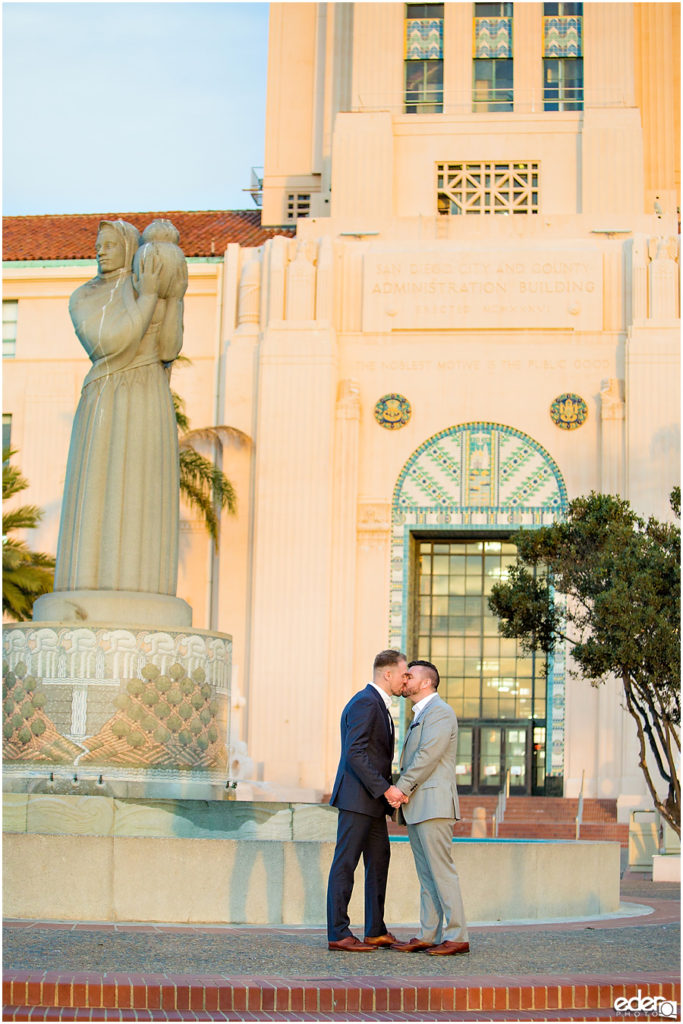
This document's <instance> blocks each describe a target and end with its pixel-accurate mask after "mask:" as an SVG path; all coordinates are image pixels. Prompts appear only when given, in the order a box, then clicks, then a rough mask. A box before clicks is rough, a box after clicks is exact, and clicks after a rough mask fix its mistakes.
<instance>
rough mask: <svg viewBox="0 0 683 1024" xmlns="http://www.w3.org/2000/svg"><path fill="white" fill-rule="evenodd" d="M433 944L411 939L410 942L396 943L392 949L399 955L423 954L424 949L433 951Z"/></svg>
mask: <svg viewBox="0 0 683 1024" xmlns="http://www.w3.org/2000/svg"><path fill="white" fill-rule="evenodd" d="M433 946H434V943H433V942H423V941H422V939H409V940H408V942H394V944H393V945H392V947H391V948H392V949H395V950H397V952H399V953H421V952H422V950H423V949H432V947H433Z"/></svg>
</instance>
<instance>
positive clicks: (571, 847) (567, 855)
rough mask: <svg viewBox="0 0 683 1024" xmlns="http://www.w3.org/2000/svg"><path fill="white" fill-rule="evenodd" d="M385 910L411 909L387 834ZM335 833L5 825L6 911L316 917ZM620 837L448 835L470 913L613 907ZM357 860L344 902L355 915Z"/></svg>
mask: <svg viewBox="0 0 683 1024" xmlns="http://www.w3.org/2000/svg"><path fill="white" fill-rule="evenodd" d="M391 845H392V851H391V864H390V868H389V884H388V889H387V901H386V919H387V923H388V924H389V926H394V925H395V926H397V927H398V926H401V925H408V924H412V923H413V922H416V921H417V920H418V918H419V885H418V881H417V876H416V873H415V868H414V864H413V858H412V854H411V852H410V846H409V844H408V843H407V842H393V843H392V844H391ZM333 851H334V843H333V842H316V841H303V842H296V841H281V840H270V841H269V840H229V839H228V840H221V841H216V840H215V839H177V838H163V839H160V838H149V837H143V836H135V837H131V836H82V835H81V836H74V835H35V834H33V835H31V834H27V833H23V834H20V833H16V834H5V836H4V840H3V879H4V908H3V909H4V914H5V916H6V917H7V918H23V919H39V920H70V921H71V920H80V921H150V922H180V923H221V924H253V925H265V924H269V925H308V926H313V927H317V926H322V925H323V924H324V922H325V894H326V888H327V877H328V874H329V870H330V864H331V861H332V854H333ZM619 852H620V851H619V845H618V843H587V842H586V843H584V842H578V843H576V842H571V843H570V842H566V843H562V842H555V843H545V842H525V841H522V842H514V843H507V842H505V841H501V842H495V841H490V840H489V841H482V842H477V841H467V842H458V841H455V842H454V843H453V859H454V861H455V864H456V866H457V869H458V872H459V875H460V882H461V886H462V892H463V900H464V904H465V911H466V915H467V918H468V920H469V921H487V922H497V921H526V922H529V921H542V920H544V921H547V920H548V919H553V918H563V919H570V920H577V919H585V918H586V917H595V916H599V915H602V914H610V913H615V912H616V911H618V909H619ZM362 882H363V866H362V864H361V865H359V868H358V871H357V874H356V885H355V889H354V894H353V898H352V901H351V906H350V916H351V920H352V921H353V922H359V923H361V924H362V920H363V884H362Z"/></svg>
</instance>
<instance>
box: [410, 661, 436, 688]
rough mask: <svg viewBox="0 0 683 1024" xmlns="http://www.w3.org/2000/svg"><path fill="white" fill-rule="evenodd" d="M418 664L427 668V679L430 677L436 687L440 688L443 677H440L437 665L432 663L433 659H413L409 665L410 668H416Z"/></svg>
mask: <svg viewBox="0 0 683 1024" xmlns="http://www.w3.org/2000/svg"><path fill="white" fill-rule="evenodd" d="M416 665H419V666H420V668H423V669H425V675H426V676H427V679H429V681H430V683H431V684H432V686H433V687H434V689H435V690H438V689H439V683H440V682H441V679H440V678H439V670H438V668H437V667H436V665H432V663H431V661H411V663H410V664H409V665H408V668H415V666H416Z"/></svg>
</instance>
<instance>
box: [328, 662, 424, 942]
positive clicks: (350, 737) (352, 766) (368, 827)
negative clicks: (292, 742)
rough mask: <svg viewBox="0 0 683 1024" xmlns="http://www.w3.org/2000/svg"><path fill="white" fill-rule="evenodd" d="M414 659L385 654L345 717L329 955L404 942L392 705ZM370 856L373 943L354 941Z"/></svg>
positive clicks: (368, 935)
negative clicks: (396, 899)
mask: <svg viewBox="0 0 683 1024" xmlns="http://www.w3.org/2000/svg"><path fill="white" fill-rule="evenodd" d="M406 670H407V664H406V656H405V654H401V652H400V651H382V652H381V653H380V654H378V655H377V657H376V658H375V662H374V665H373V680H372V682H371V683H368V685H367V686H366V687H365V689H364V690H361V691H360V693H357V694H356V695H355V697H352V698H351V700H350V701H349V703H348V704H347V705H346V707H345V708H344V710H343V711H342V716H341V758H340V760H339V768H338V769H337V777H336V779H335V782H334V789H333V790H332V798H331V799H330V803H331V804H332V806H333V807H336V808H338V810H339V820H338V825H337V845H336V847H335V851H334V858H333V860H332V867H331V869H330V877H329V881H328V885H327V938H328V947H329V949H335V950H341V951H343V952H347V953H368V952H371V951H372V950H374V949H378V948H379V947H380V946H390V945H391V944H392V943H393V942H396V939H395V938H394V936H393V935H391V934H390V933H389V932H388V931H387V926H386V924H385V923H384V896H385V893H386V888H387V873H388V871H389V834H388V832H387V818H386V816H387V814H391V812H392V806H398V804H399V803H400V802H402V801H404V800H405V796H404V794H403V793H401V791H400V790H398V789H397V788H396V786H393V785H392V783H391V762H392V760H393V757H394V723H393V720H392V718H391V712H390V708H391V698H392V696H394V697H398V696H399V694H400V693H402V691H403V683H404V677H405V674H406ZM361 854H362V855H363V863H364V865H365V939H364V941H363V942H361V941H360V939H357V938H356V937H355V935H352V934H351V929H350V928H349V915H348V906H349V900H350V899H351V893H352V891H353V875H354V871H355V869H356V865H357V864H358V861H359V859H360V856H361Z"/></svg>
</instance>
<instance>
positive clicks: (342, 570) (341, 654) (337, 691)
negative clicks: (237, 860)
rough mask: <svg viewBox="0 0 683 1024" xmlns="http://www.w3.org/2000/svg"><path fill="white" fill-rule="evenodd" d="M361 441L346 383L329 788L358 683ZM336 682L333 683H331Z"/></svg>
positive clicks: (335, 546)
mask: <svg viewBox="0 0 683 1024" xmlns="http://www.w3.org/2000/svg"><path fill="white" fill-rule="evenodd" d="M359 441H360V391H359V387H358V382H357V381H355V380H343V381H341V383H340V384H339V390H338V393H337V410H336V418H335V452H334V484H333V497H332V509H333V512H332V569H331V574H330V579H331V594H330V651H329V669H328V679H329V680H330V682H331V685H330V686H329V688H328V706H327V744H326V746H327V750H326V763H325V780H326V787H329V788H331V787H332V784H333V782H334V773H335V771H336V768H337V761H338V758H339V715H340V713H341V710H342V708H343V706H344V704H345V703H346V700H347V697H348V692H347V691H348V687H349V685H350V684H351V683H352V682H353V678H354V677H353V664H354V658H353V655H354V620H355V607H356V509H357V504H358V456H359ZM332 681H334V683H332Z"/></svg>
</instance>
